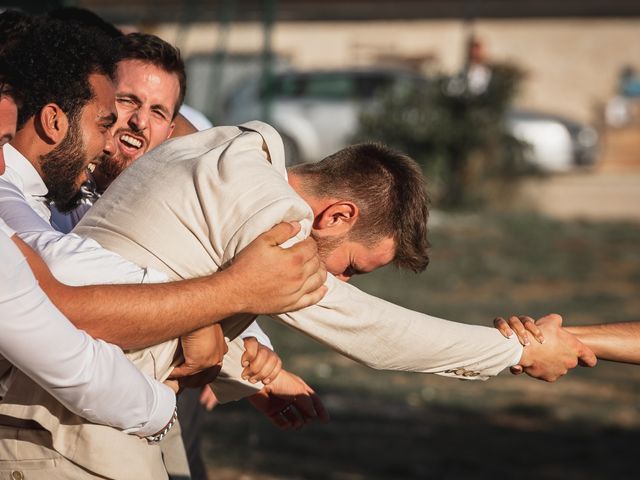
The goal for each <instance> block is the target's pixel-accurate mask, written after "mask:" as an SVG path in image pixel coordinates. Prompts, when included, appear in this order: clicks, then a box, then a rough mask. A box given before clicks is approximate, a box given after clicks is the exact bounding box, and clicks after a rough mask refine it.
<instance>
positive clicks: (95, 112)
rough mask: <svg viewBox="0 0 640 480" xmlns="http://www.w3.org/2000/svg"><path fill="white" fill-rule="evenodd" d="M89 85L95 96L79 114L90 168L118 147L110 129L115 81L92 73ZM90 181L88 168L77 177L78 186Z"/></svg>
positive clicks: (114, 118) (113, 112) (86, 160)
mask: <svg viewBox="0 0 640 480" xmlns="http://www.w3.org/2000/svg"><path fill="white" fill-rule="evenodd" d="M89 84H90V85H91V89H92V91H93V93H94V97H93V99H92V100H91V101H89V103H87V104H86V105H85V107H84V108H83V109H82V114H81V115H80V132H81V134H82V145H83V146H84V154H85V167H88V166H89V164H94V165H96V166H97V165H99V164H100V162H101V161H102V158H103V157H104V156H105V155H113V152H114V151H115V149H116V146H115V141H114V139H113V136H112V135H111V132H110V129H111V128H112V126H113V124H114V122H115V121H116V118H117V113H116V109H115V88H114V85H113V82H112V81H111V80H109V78H108V77H106V76H104V75H95V74H93V75H90V76H89ZM92 169H93V166H92V167H91V170H92ZM88 180H89V176H88V172H87V169H86V168H85V169H83V171H82V173H81V175H80V177H79V178H78V179H77V183H76V185H77V187H78V189H80V186H81V185H82V184H83V183H84V182H86V181H88Z"/></svg>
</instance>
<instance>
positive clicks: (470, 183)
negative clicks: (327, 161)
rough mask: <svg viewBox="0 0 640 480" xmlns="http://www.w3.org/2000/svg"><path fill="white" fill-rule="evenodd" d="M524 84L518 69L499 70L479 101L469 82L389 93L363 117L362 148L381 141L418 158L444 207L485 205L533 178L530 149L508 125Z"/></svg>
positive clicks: (457, 79)
mask: <svg viewBox="0 0 640 480" xmlns="http://www.w3.org/2000/svg"><path fill="white" fill-rule="evenodd" d="M523 77H524V75H523V73H522V71H521V70H519V69H518V68H517V67H514V66H512V65H506V64H504V65H493V66H492V76H491V81H490V82H489V84H488V86H487V89H486V90H485V92H483V93H481V94H478V95H474V94H471V93H470V92H469V91H468V88H467V86H466V82H465V80H464V78H465V77H464V76H462V75H459V76H453V77H451V76H444V75H442V76H439V77H436V78H433V79H430V80H429V81H426V82H424V83H422V84H421V85H420V86H419V87H414V88H411V89H406V90H405V91H397V90H396V91H393V90H389V91H386V92H383V93H382V94H381V96H380V101H379V102H378V103H377V106H376V107H375V108H369V109H365V110H363V111H362V112H361V115H360V130H359V132H358V135H357V140H363V139H376V140H378V141H381V142H384V143H386V144H389V145H391V146H393V147H395V148H397V149H399V150H402V151H404V152H406V153H408V154H409V155H411V156H412V157H413V158H415V159H416V160H417V161H418V162H419V163H420V164H421V165H422V166H423V168H424V171H425V173H426V175H427V176H428V178H429V183H430V190H431V191H432V195H433V196H434V199H435V201H436V202H437V203H438V204H440V205H441V206H445V207H458V206H470V205H477V204H478V203H481V202H484V201H485V200H486V199H487V198H488V196H489V195H490V191H491V190H495V189H496V188H497V187H501V188H504V187H505V186H509V185H512V184H513V180H514V179H515V178H516V177H518V176H520V175H522V174H524V173H528V172H531V167H528V166H527V164H526V162H525V158H524V157H525V149H526V148H527V145H526V144H523V143H522V142H520V141H519V140H517V139H516V138H514V137H513V135H511V134H510V133H509V131H508V129H507V127H506V124H505V114H506V112H507V111H508V109H509V107H510V106H511V103H512V101H513V99H514V97H515V96H516V93H517V92H518V89H519V86H520V84H521V82H522V79H523Z"/></svg>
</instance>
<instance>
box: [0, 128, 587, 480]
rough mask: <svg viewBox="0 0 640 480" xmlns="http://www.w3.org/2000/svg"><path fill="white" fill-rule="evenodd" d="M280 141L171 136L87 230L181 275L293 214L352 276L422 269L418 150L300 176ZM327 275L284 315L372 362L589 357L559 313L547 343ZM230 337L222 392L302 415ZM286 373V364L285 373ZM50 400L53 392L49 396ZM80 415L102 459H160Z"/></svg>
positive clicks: (161, 370) (157, 351)
mask: <svg viewBox="0 0 640 480" xmlns="http://www.w3.org/2000/svg"><path fill="white" fill-rule="evenodd" d="M283 153H284V150H283V147H282V142H281V140H280V138H279V136H278V135H277V133H276V132H275V131H274V130H273V129H272V128H271V127H269V126H268V125H265V124H262V123H260V122H250V123H248V124H245V125H242V126H240V127H220V128H214V129H210V130H207V131H204V132H199V133H196V134H193V135H190V136H187V137H182V138H179V139H175V140H172V141H170V142H165V143H164V144H162V145H160V146H159V147H157V148H156V149H154V150H153V151H151V152H149V153H148V154H147V155H145V156H143V157H142V158H140V159H138V160H137V161H136V162H135V163H134V164H133V165H131V166H130V167H129V168H127V170H125V172H123V174H122V175H120V176H119V177H118V179H116V181H115V182H114V183H113V184H112V186H111V187H110V188H109V189H108V190H107V191H106V192H105V195H104V196H103V198H102V199H101V201H100V202H98V203H97V204H96V205H95V206H94V208H93V209H92V210H91V211H90V212H89V213H88V214H87V216H85V218H84V219H83V220H82V221H81V223H80V224H79V226H78V227H77V229H76V231H77V232H78V233H80V234H83V235H88V236H91V237H92V238H94V239H96V240H98V241H99V242H101V243H102V242H104V244H105V245H108V247H109V248H110V249H113V250H115V251H118V252H120V253H122V254H123V255H125V256H126V257H127V258H129V259H130V260H132V261H134V262H136V263H139V264H142V265H145V266H147V267H153V268H158V269H161V270H162V271H164V272H166V273H167V274H168V275H169V276H170V277H171V278H172V279H179V278H189V277H191V276H195V275H198V274H199V272H201V271H202V270H203V269H205V270H210V269H216V268H219V267H220V266H222V265H224V264H226V263H228V262H230V261H232V260H233V258H234V257H235V255H236V254H237V253H238V252H239V251H241V250H242V248H243V247H244V246H245V245H246V244H247V243H248V242H250V241H251V239H252V238H253V237H254V236H255V235H256V234H257V233H258V232H259V231H262V230H263V229H264V228H265V227H266V226H268V225H271V224H273V223H274V222H278V221H281V220H293V219H297V220H299V221H300V222H301V223H302V225H303V232H302V234H301V235H300V236H299V238H302V237H304V236H306V235H309V234H310V233H313V236H314V237H315V238H316V239H318V240H319V242H320V244H321V246H320V250H321V252H322V256H323V258H324V260H325V262H326V264H327V265H331V266H330V267H329V269H330V271H331V273H332V274H334V275H336V276H340V277H341V278H343V279H345V280H346V279H347V277H350V276H351V275H352V274H354V273H364V272H369V271H372V270H374V269H376V268H378V267H380V266H382V265H384V264H387V263H389V262H392V261H394V260H395V261H397V262H398V263H400V264H403V265H406V266H409V267H412V268H413V267H415V268H416V269H421V268H423V267H424V266H426V259H427V257H426V252H425V249H424V247H425V246H426V242H424V239H423V237H422V233H424V231H425V228H426V217H425V216H426V208H424V204H425V200H426V196H425V193H424V185H423V180H422V177H421V175H419V169H417V168H416V167H415V166H413V167H412V166H411V165H412V163H411V161H410V160H409V159H408V158H407V157H405V156H403V155H399V154H396V153H394V152H392V151H389V150H388V149H385V148H381V147H378V146H374V145H364V146H356V147H352V148H350V149H348V150H347V151H346V152H341V153H340V154H338V155H335V156H332V157H331V158H329V159H327V160H326V161H323V162H321V163H320V164H319V165H318V166H316V167H313V168H312V169H311V171H308V170H306V169H307V168H310V167H299V170H297V169H295V168H294V169H292V170H291V172H290V179H289V180H290V184H289V183H288V182H287V174H286V172H285V169H284V158H283ZM403 164H404V165H403ZM345 165H346V167H344V166H345ZM396 167H399V168H397V171H395V170H396ZM407 167H408V168H407ZM324 173H327V174H329V175H330V178H333V179H334V180H335V184H336V186H337V191H340V192H341V193H340V194H338V193H337V191H335V192H334V191H333V190H331V189H328V190H324V188H325V186H320V185H319V184H318V182H319V179H320V178H322V177H323V175H324ZM416 174H418V175H416ZM333 175H337V176H336V177H333ZM350 179H351V181H350ZM365 185H375V186H376V187H375V188H376V191H378V190H380V191H382V196H383V197H386V199H388V201H387V200H385V201H384V202H382V203H387V204H388V205H389V208H388V209H384V210H386V212H387V214H392V213H396V214H398V213H399V215H397V216H396V217H393V218H390V217H388V216H387V214H385V215H383V216H382V217H378V219H379V221H380V224H379V225H376V226H375V230H376V231H377V232H376V233H375V234H373V235H369V234H368V233H367V232H366V223H365V222H364V220H362V219H363V218H367V216H369V219H370V220H371V219H372V218H376V212H375V211H374V210H375V208H376V206H377V204H374V205H366V202H362V201H361V199H360V198H358V197H357V196H354V192H358V191H361V192H367V188H364V189H362V188H360V187H361V186H365ZM369 193H371V192H369ZM409 197H411V198H409ZM379 203H380V202H379ZM382 203H381V206H382ZM419 205H423V207H421V208H419V212H421V213H418V214H416V215H408V212H407V211H406V210H405V209H403V206H406V207H409V208H414V207H416V206H419ZM397 208H399V209H400V210H399V211H398V210H397ZM361 215H362V216H361ZM371 215H372V216H371ZM423 215H425V216H423ZM361 220H362V223H360V224H359V222H360V221H361ZM360 228H364V229H365V230H360ZM420 232H422V233H420ZM408 243H412V244H413V245H412V246H411V247H409V246H408ZM326 285H327V287H328V293H327V295H326V297H325V299H324V300H322V301H321V302H319V303H318V304H317V305H314V306H311V307H308V308H306V309H303V310H301V311H298V312H293V313H289V314H282V315H277V316H276V318H278V319H279V320H280V321H283V322H284V323H286V324H288V325H289V326H291V327H293V328H295V329H297V330H299V331H301V332H304V333H306V334H307V335H310V336H311V337H313V338H315V339H316V340H319V341H321V342H322V343H325V344H326V345H328V346H331V347H332V348H334V349H335V350H337V351H338V352H340V353H342V354H343V355H346V356H347V357H349V358H352V359H354V360H356V361H358V362H360V363H364V364H366V365H368V366H371V367H373V368H379V369H391V370H405V371H417V372H424V373H428V372H430V373H438V374H441V375H445V376H450V377H454V378H463V379H485V378H488V377H489V376H492V375H495V374H497V373H498V372H499V371H501V370H502V369H504V368H506V367H507V366H511V365H515V364H517V363H520V364H523V365H526V367H525V368H526V369H527V371H528V373H530V374H533V375H538V376H542V377H543V378H546V379H548V380H554V379H556V378H557V377H558V376H559V375H562V374H564V373H565V372H566V369H567V368H568V367H573V366H575V364H576V363H577V359H578V358H582V359H584V360H585V361H587V362H591V361H592V359H591V356H590V354H589V352H588V350H587V349H585V348H584V347H583V346H582V345H581V344H580V343H579V342H577V341H576V340H575V339H573V337H571V336H570V335H568V334H566V333H564V332H563V331H562V330H561V329H560V325H559V321H557V320H554V319H546V320H543V321H542V326H541V327H540V328H541V329H542V330H543V331H544V333H545V336H546V337H547V341H546V342H545V345H533V344H532V345H531V346H529V347H527V349H526V350H524V351H523V349H522V347H521V346H520V345H519V344H518V342H517V340H516V339H515V338H513V339H511V340H508V339H504V338H502V337H501V336H500V334H499V332H497V331H496V330H494V329H491V328H485V327H479V326H473V325H464V324H458V323H453V322H448V321H445V320H440V319H437V318H434V317H430V316H428V315H424V314H420V313H416V312H411V311H409V310H406V309H403V308H401V307H397V306H395V305H393V304H391V303H389V302H385V301H383V300H380V299H377V298H375V297H372V296H369V295H367V294H365V293H363V292H360V291H359V290H358V289H356V288H355V287H352V286H350V285H349V284H348V283H346V282H341V281H340V280H338V279H337V278H336V277H334V276H329V277H328V278H327V284H326ZM251 321H253V316H252V315H236V316H234V317H230V318H228V319H225V320H223V321H222V328H223V330H224V333H225V336H227V337H229V338H235V337H237V335H238V334H239V333H240V332H241V331H242V330H243V329H244V328H245V327H246V325H248V324H249V323H250V322H251ZM176 345H177V342H175V341H173V342H169V343H165V344H162V345H157V346H155V347H152V348H151V349H149V350H148V352H149V355H150V357H152V358H153V359H154V362H153V364H151V363H149V361H148V360H145V359H144V358H142V359H139V360H134V362H135V363H136V364H137V365H138V366H139V367H140V368H141V369H142V370H143V371H147V372H151V371H153V372H154V373H155V374H156V375H158V376H159V377H160V378H162V377H163V376H165V375H167V373H168V371H169V368H170V364H171V359H172V358H173V352H174V351H175V347H176ZM229 347H230V350H229V353H228V354H227V358H226V360H225V363H224V364H223V371H222V373H221V376H220V377H218V379H216V381H215V382H214V384H213V385H212V386H213V388H214V390H215V391H216V394H217V395H218V397H219V398H220V399H221V400H223V401H228V400H232V399H237V398H240V397H243V396H247V395H252V403H254V405H256V406H257V407H258V408H259V409H261V410H262V411H265V412H266V413H267V414H268V415H270V416H271V417H272V418H274V420H276V421H277V419H278V418H287V417H288V416H290V415H292V414H293V415H295V412H293V411H292V410H295V406H297V405H298V403H297V402H298V398H297V395H296V393H295V387H292V389H291V394H290V396H289V398H287V395H282V393H280V394H278V395H272V388H273V386H271V385H267V386H263V385H261V384H258V385H250V384H247V383H246V382H242V381H240V380H239V378H238V369H237V368H236V369H235V370H236V371H235V372H234V371H233V369H234V367H235V366H236V364H237V362H236V361H234V360H232V359H233V358H234V357H235V358H237V356H238V354H239V352H241V349H239V348H237V345H236V344H235V343H234V342H232V343H231V344H230V346H229ZM150 357H147V358H150ZM280 381H281V380H280V376H279V377H278V378H277V379H276V382H280ZM284 381H286V382H288V380H286V379H285V380H284ZM279 386H281V387H282V389H281V392H282V391H284V390H286V389H287V388H289V385H288V384H284V385H282V384H281V385H279ZM258 389H260V390H258ZM256 391H257V393H255V392H256ZM32 393H33V392H31V393H27V392H22V394H23V395H30V394H32ZM51 410H52V409H51V406H50V405H49V406H47V407H46V408H45V409H44V411H51ZM8 412H11V414H13V415H15V414H17V409H16V405H10V404H3V405H1V406H0V413H4V414H7V413H8ZM23 412H24V411H23ZM36 412H43V410H42V409H41V408H40V407H37V406H34V407H33V410H32V411H31V412H29V413H30V414H31V415H35V414H36ZM77 428H78V429H79V431H81V432H82V436H83V438H85V439H86V441H87V442H89V443H90V444H92V445H93V448H99V449H100V451H101V452H103V456H102V457H103V458H102V461H109V463H112V462H114V461H115V460H116V459H117V458H121V457H122V456H123V455H132V454H133V455H134V456H135V458H136V459H137V460H135V461H134V460H133V459H131V461H130V462H129V463H128V467H129V468H133V469H135V470H136V471H143V470H144V469H145V468H152V467H151V466H150V464H147V463H146V462H148V461H150V459H149V456H148V455H146V454H145V450H146V449H147V448H148V447H146V446H145V445H142V444H139V443H137V444H131V442H129V443H128V444H127V445H124V444H123V443H122V442H115V445H114V444H113V441H114V440H113V438H114V437H112V433H108V434H107V433H106V432H104V431H103V432H97V431H95V429H93V428H92V426H91V425H86V424H85V425H78V426H77ZM113 434H117V432H113ZM109 439H111V443H110V442H109ZM107 444H108V447H109V448H107ZM102 446H104V448H102ZM125 449H126V452H125ZM82 461H83V462H84V463H82V466H83V467H84V468H86V469H88V470H89V471H91V472H94V473H97V474H102V475H104V474H105V472H104V470H102V468H103V466H102V465H100V463H99V462H95V461H92V459H82Z"/></svg>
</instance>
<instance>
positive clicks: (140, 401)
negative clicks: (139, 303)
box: [0, 236, 175, 436]
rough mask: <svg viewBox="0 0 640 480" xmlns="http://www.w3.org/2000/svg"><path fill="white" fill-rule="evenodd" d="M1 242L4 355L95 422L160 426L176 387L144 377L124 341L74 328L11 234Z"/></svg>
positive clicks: (141, 430) (146, 428)
mask: <svg viewBox="0 0 640 480" xmlns="http://www.w3.org/2000/svg"><path fill="white" fill-rule="evenodd" d="M0 241H3V244H2V245H1V246H0V249H6V251H5V252H3V259H4V261H5V262H7V261H8V262H9V264H6V263H5V264H4V265H3V269H5V271H2V272H0V287H1V288H0V330H1V331H2V335H1V336H0V354H2V355H3V356H5V357H6V358H7V359H8V360H9V361H10V362H11V363H12V364H13V365H15V366H16V367H17V368H18V369H20V370H21V371H22V372H23V373H25V374H26V375H28V376H29V377H30V378H31V379H33V380H34V381H35V382H36V383H38V384H39V385H40V386H42V387H43V388H44V389H45V390H46V391H47V392H49V393H50V394H51V395H53V396H54V397H55V398H56V399H58V400H59V401H60V402H61V403H62V404H63V405H65V406H66V407H67V408H68V409H69V410H71V411H72V412H74V413H76V414H78V415H80V416H82V417H85V418H87V419H89V420H91V421H92V422H94V423H101V424H106V425H111V426H113V427H116V428H118V429H121V430H126V431H127V432H128V433H137V434H139V435H141V436H145V435H150V434H152V433H155V432H156V431H158V430H159V429H161V428H162V427H163V426H164V425H165V424H166V422H167V421H168V420H169V418H170V417H171V414H172V412H173V408H174V406H175V396H174V395H173V392H171V390H170V389H168V388H167V387H166V386H164V385H162V384H160V383H158V382H155V381H153V380H151V379H150V378H148V377H145V376H144V375H143V374H142V373H141V372H140V371H139V370H138V369H136V367H135V366H134V365H133V364H132V363H131V362H129V361H128V360H127V359H126V358H125V356H124V354H123V353H122V351H121V350H120V349H119V348H117V347H115V346H113V345H109V344H107V343H105V342H101V341H98V340H94V339H92V338H90V337H89V336H88V335H87V334H86V333H85V332H82V331H80V330H78V329H76V328H74V327H73V325H71V323H70V322H69V321H68V320H67V319H66V318H64V316H63V315H62V314H61V313H60V311H59V310H57V309H56V308H55V307H54V306H53V305H52V304H51V302H50V301H49V299H47V297H46V296H45V294H44V293H43V291H42V290H41V289H40V288H38V284H37V282H36V279H35V278H34V276H33V275H32V272H31V271H30V270H29V268H28V267H27V264H26V262H25V259H24V258H22V257H21V256H20V254H19V252H18V251H17V249H16V248H15V246H14V245H13V244H12V243H11V242H10V240H8V239H6V238H4V239H3V238H2V236H0ZM11 249H13V250H14V251H15V253H12V257H10V258H9V259H8V260H7V258H6V257H7V252H8V253H11V252H10V250H11ZM27 347H28V348H27ZM53 347H55V348H53ZM34 352H36V353H34ZM16 373H17V372H16Z"/></svg>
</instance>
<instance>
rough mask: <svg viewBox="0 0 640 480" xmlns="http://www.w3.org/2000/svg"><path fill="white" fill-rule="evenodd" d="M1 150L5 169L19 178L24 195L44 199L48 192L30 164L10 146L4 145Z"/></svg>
mask: <svg viewBox="0 0 640 480" xmlns="http://www.w3.org/2000/svg"><path fill="white" fill-rule="evenodd" d="M3 149H4V160H5V162H6V164H7V169H11V170H13V171H14V172H15V173H16V174H17V175H18V176H19V177H20V179H21V180H22V191H23V192H24V194H25V195H27V196H34V197H44V196H45V195H46V194H47V192H48V190H47V186H46V185H45V184H44V182H43V181H42V178H40V175H39V174H38V171H37V170H36V169H35V168H34V166H33V165H31V162H29V160H27V159H26V157H25V156H24V155H22V154H21V153H20V152H19V151H18V150H16V149H15V147H13V146H12V145H11V144H6V145H5V146H4V147H3Z"/></svg>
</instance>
